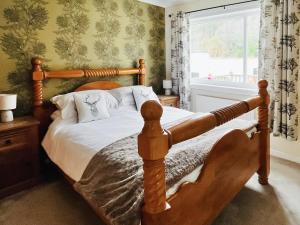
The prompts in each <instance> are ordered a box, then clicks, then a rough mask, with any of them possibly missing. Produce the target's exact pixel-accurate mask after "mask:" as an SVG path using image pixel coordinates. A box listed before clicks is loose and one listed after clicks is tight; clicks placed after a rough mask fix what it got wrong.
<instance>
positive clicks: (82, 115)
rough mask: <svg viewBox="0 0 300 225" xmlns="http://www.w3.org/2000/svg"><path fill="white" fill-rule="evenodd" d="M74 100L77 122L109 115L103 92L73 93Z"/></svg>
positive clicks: (99, 118) (103, 117)
mask: <svg viewBox="0 0 300 225" xmlns="http://www.w3.org/2000/svg"><path fill="white" fill-rule="evenodd" d="M74 101H75V105H76V109H77V112H78V122H79V123H85V122H90V121H93V120H101V119H106V118H108V117H109V114H108V111H107V107H106V100H105V96H104V95H103V94H99V93H85V94H82V93H81V94H74Z"/></svg>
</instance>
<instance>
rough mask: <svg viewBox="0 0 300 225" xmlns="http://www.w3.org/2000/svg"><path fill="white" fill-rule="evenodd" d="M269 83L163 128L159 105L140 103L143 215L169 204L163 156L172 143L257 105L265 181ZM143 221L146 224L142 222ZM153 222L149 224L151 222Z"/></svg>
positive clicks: (264, 179)
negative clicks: (239, 98)
mask: <svg viewBox="0 0 300 225" xmlns="http://www.w3.org/2000/svg"><path fill="white" fill-rule="evenodd" d="M267 86H268V82H267V81H265V80H261V81H259V83H258V87H259V95H258V96H256V97H253V98H250V99H247V100H245V101H242V102H239V103H236V104H233V105H231V106H228V107H225V108H222V109H219V110H216V111H213V112H211V113H208V114H206V115H204V116H201V117H199V118H193V119H188V120H187V121H184V122H182V123H180V124H179V125H176V126H173V127H171V128H170V129H168V130H163V129H162V127H161V124H160V118H161V116H162V107H161V106H160V105H159V104H158V103H157V102H155V101H147V102H146V103H144V104H143V106H142V109H141V113H142V116H143V118H144V121H145V123H144V128H143V130H142V132H141V133H140V134H139V136H138V151H139V154H140V156H141V157H142V158H143V161H144V207H143V211H144V213H145V215H156V214H157V215H158V214H160V213H162V212H164V211H166V210H167V209H169V208H170V206H169V205H168V203H167V199H166V182H165V164H164V160H165V156H166V155H167V153H168V150H169V149H170V148H171V146H172V145H173V144H176V143H180V142H183V141H185V140H188V139H191V138H193V137H196V136H198V135H201V134H203V133H205V132H207V131H209V130H212V129H213V128H215V127H216V126H219V125H221V124H224V123H226V122H228V121H230V120H232V119H234V118H236V117H239V116H241V115H243V114H244V113H247V112H249V111H251V110H253V109H255V108H257V107H258V132H257V133H258V135H259V136H258V140H259V151H260V152H259V153H258V154H259V165H258V168H259V169H258V171H257V172H258V174H259V182H260V183H261V184H268V175H269V171H270V169H269V168H270V162H269V154H270V153H269V128H268V105H269V101H270V100H269V95H268V92H267ZM144 224H148V223H147V222H145V221H144ZM149 224H150V223H149ZM151 224H152V223H151Z"/></svg>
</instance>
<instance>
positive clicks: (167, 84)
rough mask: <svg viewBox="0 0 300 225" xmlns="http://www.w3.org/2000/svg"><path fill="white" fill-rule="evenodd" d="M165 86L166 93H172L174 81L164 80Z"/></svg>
mask: <svg viewBox="0 0 300 225" xmlns="http://www.w3.org/2000/svg"><path fill="white" fill-rule="evenodd" d="M163 88H164V89H165V95H171V89H172V81H171V80H163Z"/></svg>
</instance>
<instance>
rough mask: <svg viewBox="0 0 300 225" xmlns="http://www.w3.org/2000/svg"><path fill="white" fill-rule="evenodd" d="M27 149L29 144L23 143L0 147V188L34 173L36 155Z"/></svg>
mask: <svg viewBox="0 0 300 225" xmlns="http://www.w3.org/2000/svg"><path fill="white" fill-rule="evenodd" d="M29 150H30V145H28V144H25V143H24V144H15V145H13V146H6V147H3V148H1V149H0V189H1V188H4V187H6V186H9V185H13V184H15V183H17V182H22V181H25V180H27V179H29V178H31V177H33V176H34V175H35V170H36V166H35V162H36V160H38V155H34V154H32V153H30V151H29ZM34 158H35V159H34Z"/></svg>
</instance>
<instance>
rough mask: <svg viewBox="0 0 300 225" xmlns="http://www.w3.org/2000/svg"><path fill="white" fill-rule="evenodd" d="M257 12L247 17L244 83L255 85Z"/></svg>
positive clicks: (257, 39) (258, 18)
mask: <svg viewBox="0 0 300 225" xmlns="http://www.w3.org/2000/svg"><path fill="white" fill-rule="evenodd" d="M259 20H260V17H259V12H257V13H255V14H253V15H249V16H248V17H247V80H246V83H248V84H252V85H256V84H257V82H258V43H259V23H260V21H259Z"/></svg>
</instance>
